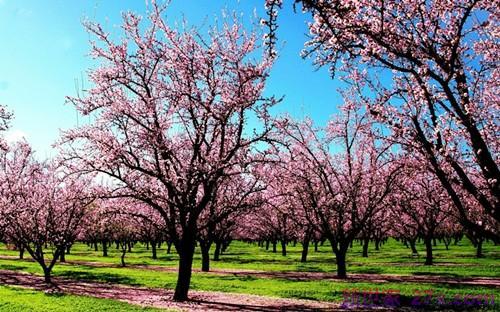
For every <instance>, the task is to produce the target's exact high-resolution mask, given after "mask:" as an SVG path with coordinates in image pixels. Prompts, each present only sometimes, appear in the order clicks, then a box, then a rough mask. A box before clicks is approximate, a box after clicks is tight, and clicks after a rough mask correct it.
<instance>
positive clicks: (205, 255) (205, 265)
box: [200, 242, 211, 272]
mask: <svg viewBox="0 0 500 312" xmlns="http://www.w3.org/2000/svg"><path fill="white" fill-rule="evenodd" d="M210 245H211V244H209V243H201V242H200V248H201V271H202V272H208V271H210Z"/></svg>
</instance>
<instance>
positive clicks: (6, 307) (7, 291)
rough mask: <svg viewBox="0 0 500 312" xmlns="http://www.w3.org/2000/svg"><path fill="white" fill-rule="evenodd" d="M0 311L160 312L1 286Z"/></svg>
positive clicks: (104, 300)
mask: <svg viewBox="0 0 500 312" xmlns="http://www.w3.org/2000/svg"><path fill="white" fill-rule="evenodd" d="M0 311H2V312H3V311H5V312H12V311H32V312H47V311H52V312H63V311H78V312H94V311H111V312H112V311H116V312H118V311H127V312H129V311H130V312H135V311H148V312H153V311H160V310H158V309H152V308H142V307H139V306H134V305H130V304H126V303H123V302H118V301H115V300H107V299H95V298H91V297H85V296H73V295H64V294H57V295H48V294H44V293H43V292H41V291H35V290H28V289H22V288H18V287H6V286H0Z"/></svg>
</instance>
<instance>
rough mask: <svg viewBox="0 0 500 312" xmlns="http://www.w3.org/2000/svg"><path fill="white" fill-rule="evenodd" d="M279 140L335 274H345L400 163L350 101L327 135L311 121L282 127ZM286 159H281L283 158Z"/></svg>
mask: <svg viewBox="0 0 500 312" xmlns="http://www.w3.org/2000/svg"><path fill="white" fill-rule="evenodd" d="M280 129H281V131H282V136H281V138H280V140H281V141H282V142H283V144H284V145H285V146H286V147H287V150H288V151H289V152H288V153H289V156H288V157H289V160H288V161H289V162H290V161H291V162H294V163H295V169H294V171H293V173H294V175H295V177H296V179H297V182H298V183H300V185H301V187H300V188H297V189H300V190H301V191H302V192H304V195H303V196H304V197H303V198H304V199H307V203H306V204H304V205H303V207H304V208H305V209H308V214H309V216H310V220H311V225H313V226H315V228H316V229H317V230H318V231H319V232H321V233H322V234H323V235H324V236H325V237H326V238H327V239H328V240H329V241H330V243H331V246H332V250H333V252H334V254H335V256H336V259H337V274H338V276H339V277H341V278H345V277H346V276H347V270H346V254H347V250H348V248H349V246H350V243H351V242H352V241H353V240H354V239H355V238H357V237H358V235H359V234H360V232H361V231H362V229H363V227H364V226H365V224H366V222H368V221H369V220H370V218H371V217H372V216H373V215H374V214H376V213H377V212H378V211H379V210H381V209H383V208H384V207H385V204H386V199H387V197H388V195H389V194H390V192H391V189H392V186H393V185H394V182H395V178H396V176H397V174H398V171H399V168H400V165H399V164H398V163H397V162H396V159H397V158H396V155H395V154H394V152H392V151H391V148H390V146H387V145H384V144H382V143H381V142H377V141H376V139H375V135H374V132H373V131H374V129H373V127H372V123H371V121H370V120H369V119H368V117H367V115H366V114H365V113H364V112H363V110H362V109H361V108H360V107H359V105H357V104H356V103H355V102H352V101H351V100H348V98H347V97H346V103H345V104H344V105H343V106H342V112H341V114H339V115H338V116H336V117H334V118H333V119H332V120H331V121H330V123H329V126H328V127H327V129H326V131H325V130H323V131H322V130H321V129H318V128H315V127H314V126H313V124H312V122H311V121H310V120H306V121H305V122H302V123H297V122H293V121H290V120H289V119H285V120H283V121H282V122H281V124H280ZM282 158H283V157H282Z"/></svg>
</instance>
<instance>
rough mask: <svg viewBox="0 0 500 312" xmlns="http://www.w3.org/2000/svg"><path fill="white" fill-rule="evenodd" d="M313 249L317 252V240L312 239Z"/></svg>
mask: <svg viewBox="0 0 500 312" xmlns="http://www.w3.org/2000/svg"><path fill="white" fill-rule="evenodd" d="M314 251H315V252H318V241H317V240H315V241H314Z"/></svg>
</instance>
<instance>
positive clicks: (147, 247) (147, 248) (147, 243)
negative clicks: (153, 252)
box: [146, 242, 149, 250]
mask: <svg viewBox="0 0 500 312" xmlns="http://www.w3.org/2000/svg"><path fill="white" fill-rule="evenodd" d="M146 250H149V242H146Z"/></svg>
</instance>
